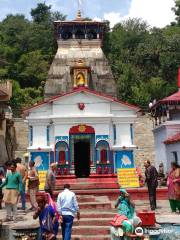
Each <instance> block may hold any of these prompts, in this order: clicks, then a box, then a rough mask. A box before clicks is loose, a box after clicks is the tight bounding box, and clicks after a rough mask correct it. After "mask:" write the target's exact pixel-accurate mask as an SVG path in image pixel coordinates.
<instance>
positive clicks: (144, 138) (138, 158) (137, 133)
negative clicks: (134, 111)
mask: <svg viewBox="0 0 180 240" xmlns="http://www.w3.org/2000/svg"><path fill="white" fill-rule="evenodd" d="M14 121H15V129H16V139H17V150H16V153H15V155H16V156H19V157H21V158H23V155H24V154H25V153H26V152H27V151H26V149H27V147H28V125H27V123H26V122H24V120H23V119H20V118H16V119H14ZM152 129H153V123H152V121H151V120H150V118H148V116H147V115H144V116H139V117H138V118H137V120H136V122H135V125H134V144H135V145H136V146H137V149H135V162H136V166H139V167H141V168H142V169H144V166H143V162H144V160H147V159H148V160H150V161H151V162H152V164H154V161H155V150H154V138H153V133H152Z"/></svg>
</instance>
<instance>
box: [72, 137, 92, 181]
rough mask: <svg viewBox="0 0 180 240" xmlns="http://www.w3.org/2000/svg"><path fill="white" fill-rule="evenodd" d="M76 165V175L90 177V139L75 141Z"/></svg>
mask: <svg viewBox="0 0 180 240" xmlns="http://www.w3.org/2000/svg"><path fill="white" fill-rule="evenodd" d="M74 166H75V175H76V177H78V178H83V177H89V174H90V141H78V142H75V143H74Z"/></svg>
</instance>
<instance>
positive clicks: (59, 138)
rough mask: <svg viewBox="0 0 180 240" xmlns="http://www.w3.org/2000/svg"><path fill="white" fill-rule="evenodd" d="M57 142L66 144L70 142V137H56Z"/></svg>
mask: <svg viewBox="0 0 180 240" xmlns="http://www.w3.org/2000/svg"><path fill="white" fill-rule="evenodd" d="M55 141H56V143H57V142H60V141H64V142H67V143H68V142H69V137H68V136H56V137H55Z"/></svg>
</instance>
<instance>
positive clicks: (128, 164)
mask: <svg viewBox="0 0 180 240" xmlns="http://www.w3.org/2000/svg"><path fill="white" fill-rule="evenodd" d="M134 167H135V166H134V159H133V151H130V150H127V151H125V150H124V151H118V152H116V168H117V169H118V168H134Z"/></svg>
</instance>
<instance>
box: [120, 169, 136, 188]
mask: <svg viewBox="0 0 180 240" xmlns="http://www.w3.org/2000/svg"><path fill="white" fill-rule="evenodd" d="M117 176H118V183H119V185H120V186H121V187H124V188H135V187H139V177H138V175H137V172H136V168H118V169H117Z"/></svg>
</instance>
